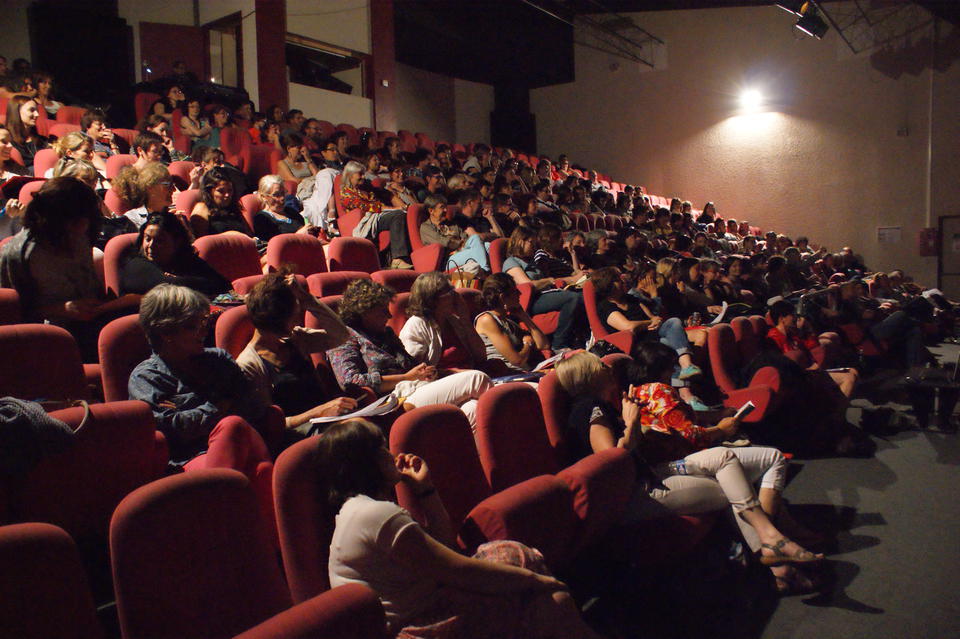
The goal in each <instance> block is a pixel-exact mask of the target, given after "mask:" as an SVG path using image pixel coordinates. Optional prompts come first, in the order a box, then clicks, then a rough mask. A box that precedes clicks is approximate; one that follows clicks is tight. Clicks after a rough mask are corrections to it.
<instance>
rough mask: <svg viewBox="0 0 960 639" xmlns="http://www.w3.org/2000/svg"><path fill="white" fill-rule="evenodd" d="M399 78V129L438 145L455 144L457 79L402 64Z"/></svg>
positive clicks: (398, 65) (397, 68)
mask: <svg viewBox="0 0 960 639" xmlns="http://www.w3.org/2000/svg"><path fill="white" fill-rule="evenodd" d="M395 77H396V80H395V81H396V83H397V84H396V88H397V122H398V126H399V128H401V129H407V130H409V131H411V132H413V133H418V132H422V133H426V134H427V135H429V136H430V137H431V138H432V139H433V140H434V141H437V140H446V141H449V142H453V141H455V140H454V139H453V138H454V136H455V135H456V122H455V120H456V108H455V105H454V103H455V97H454V87H453V84H454V80H453V78H451V77H447V76H442V75H438V74H436V73H431V72H430V71H424V70H422V69H415V68H414V67H411V66H408V65H406V64H401V63H399V62H398V63H397V66H396V76H395Z"/></svg>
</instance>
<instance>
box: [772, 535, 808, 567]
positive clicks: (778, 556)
mask: <svg viewBox="0 0 960 639" xmlns="http://www.w3.org/2000/svg"><path fill="white" fill-rule="evenodd" d="M789 541H790V540H789V539H787V538H786V537H784V538H783V539H781V540H780V541H778V542H777V543H775V544H760V563H761V564H763V565H764V566H782V565H783V564H811V563H815V562H818V561H823V555H821V554H818V553H813V552H810V551H809V550H807V549H805V548H800V551H799V552H797V553H795V554H792V555H788V554H787V553H785V552H783V547H784V546H785V545H786V544H787V543H789ZM764 548H766V549H767V550H770V551H772V552H773V554H770V555H765V554H763V549H764Z"/></svg>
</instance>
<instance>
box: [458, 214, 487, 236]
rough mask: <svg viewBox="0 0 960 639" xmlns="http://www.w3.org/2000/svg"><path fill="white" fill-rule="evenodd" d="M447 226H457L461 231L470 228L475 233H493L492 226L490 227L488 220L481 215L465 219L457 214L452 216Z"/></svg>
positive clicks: (465, 217) (464, 216) (462, 215)
mask: <svg viewBox="0 0 960 639" xmlns="http://www.w3.org/2000/svg"><path fill="white" fill-rule="evenodd" d="M447 224H450V225H452V226H457V227H459V228H460V229H461V230H463V231H466V230H467V229H468V228H472V229H473V230H474V231H476V232H477V233H492V232H493V226H491V225H490V222H489V220H487V218H485V217H483V216H482V215H475V216H473V217H467V216H466V215H464V214H463V213H457V214H456V215H454V216H453V219H452V220H450V221H449V222H447Z"/></svg>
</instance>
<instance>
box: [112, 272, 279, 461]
mask: <svg viewBox="0 0 960 639" xmlns="http://www.w3.org/2000/svg"><path fill="white" fill-rule="evenodd" d="M209 320H210V300H208V299H207V298H206V297H204V296H203V295H202V294H201V293H198V292H197V291H194V290H193V289H190V288H187V287H185V286H174V285H172V284H161V285H159V286H157V287H156V288H154V289H153V290H151V291H150V292H149V293H147V294H146V295H144V296H143V302H142V304H141V305H140V325H141V326H142V327H143V332H144V333H145V334H146V336H147V341H148V342H149V343H150V349H151V351H152V353H151V355H150V357H149V358H148V359H146V360H144V361H143V362H141V363H140V364H138V365H137V367H136V368H134V369H133V372H132V373H131V374H130V381H129V383H128V385H127V388H128V391H129V394H130V399H137V400H140V401H143V402H146V403H147V404H149V405H150V409H151V410H152V411H153V418H154V419H155V420H156V422H157V430H159V431H160V432H162V433H163V434H164V436H165V437H166V439H167V445H168V446H169V448H170V461H171V463H173V464H175V465H179V466H184V467H185V468H186V469H187V470H192V469H195V468H233V469H235V470H239V471H240V472H243V473H244V474H246V475H247V476H248V477H252V476H253V474H254V472H255V470H256V468H257V464H258V463H260V462H262V461H267V460H269V459H270V454H269V452H268V451H267V446H266V444H265V443H264V441H263V439H262V438H261V436H260V435H259V434H258V433H257V431H255V430H254V429H253V427H252V426H251V424H258V423H259V422H260V421H261V420H262V419H263V417H264V414H265V410H266V407H264V406H263V405H261V404H259V403H258V402H257V401H256V397H255V396H253V395H252V394H251V393H250V392H249V391H248V386H247V380H246V379H244V377H243V373H241V372H240V367H239V366H237V363H236V362H234V361H233V359H232V358H231V357H230V355H229V354H227V352H226V351H224V350H222V349H219V348H204V346H203V341H204V338H205V337H206V335H207V323H208V322H209ZM233 415H235V416H238V417H240V418H241V419H237V420H235V419H224V418H226V417H230V416H233Z"/></svg>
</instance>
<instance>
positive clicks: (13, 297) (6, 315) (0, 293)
mask: <svg viewBox="0 0 960 639" xmlns="http://www.w3.org/2000/svg"><path fill="white" fill-rule="evenodd" d="M21 317H22V316H21V314H20V294H19V293H17V289H15V288H0V325H6V324H19V323H20V322H21V321H22V320H21Z"/></svg>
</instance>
